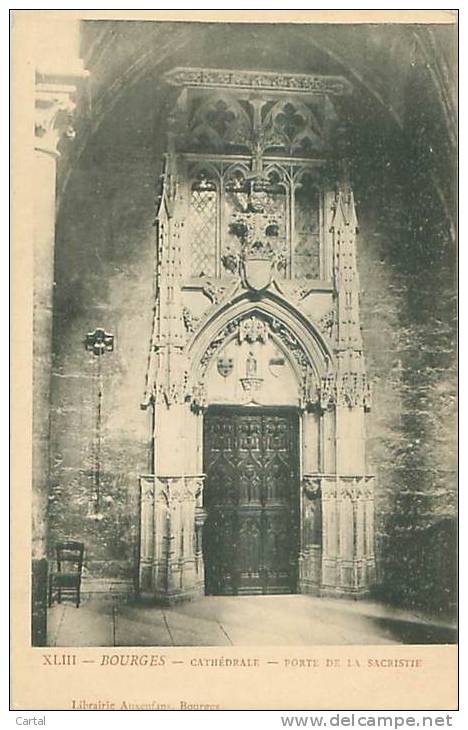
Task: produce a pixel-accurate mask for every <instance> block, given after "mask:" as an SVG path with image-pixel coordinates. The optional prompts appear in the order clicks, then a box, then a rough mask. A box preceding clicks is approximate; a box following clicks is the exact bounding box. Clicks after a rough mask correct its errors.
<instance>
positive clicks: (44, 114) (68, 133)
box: [34, 82, 76, 156]
mask: <svg viewBox="0 0 468 730" xmlns="http://www.w3.org/2000/svg"><path fill="white" fill-rule="evenodd" d="M75 95H76V86H74V85H72V84H51V83H41V82H39V83H36V95H35V96H36V98H35V118H34V132H35V149H36V150H38V151H40V152H45V153H48V154H51V155H55V156H58V155H59V152H58V150H57V145H58V143H59V141H60V139H61V137H62V136H65V137H68V138H69V139H73V138H74V136H75V131H74V129H73V126H72V118H73V112H74V111H75V108H76V103H75V100H74V99H75Z"/></svg>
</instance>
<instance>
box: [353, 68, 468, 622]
mask: <svg viewBox="0 0 468 730" xmlns="http://www.w3.org/2000/svg"><path fill="white" fill-rule="evenodd" d="M428 75H429V74H428V71H427V69H421V67H419V68H415V69H414V72H413V74H412V75H411V76H410V78H409V79H408V83H407V86H406V104H405V108H406V118H405V128H404V129H402V130H399V131H398V130H395V129H390V128H389V127H388V126H387V125H386V124H385V121H384V120H382V124H381V125H378V124H377V125H376V124H375V122H374V124H373V126H372V128H367V129H366V125H365V123H364V121H363V120H361V122H360V123H359V124H356V120H354V125H352V127H353V128H352V130H351V131H350V137H351V138H352V139H353V154H352V161H353V177H354V185H355V188H356V198H357V201H358V214H359V219H360V224H361V236H360V239H359V252H358V255H359V270H360V277H361V287H362V289H363V293H362V309H361V317H362V322H363V327H364V341H365V345H366V348H367V350H366V354H367V362H368V369H369V375H370V378H371V379H372V381H373V392H374V404H373V412H372V413H371V415H370V416H369V419H368V433H369V444H368V447H369V460H370V462H371V468H372V469H373V470H374V472H375V473H376V475H377V477H378V484H377V490H376V503H375V509H376V542H377V556H378V568H379V578H380V592H381V594H382V595H383V597H384V598H385V599H386V600H388V601H390V602H392V603H397V604H401V605H406V606H409V607H411V608H414V609H422V610H426V611H429V612H432V613H438V614H440V615H441V616H443V617H448V616H451V615H453V614H454V612H455V605H456V595H455V590H456V589H455V586H456V511H457V473H456V469H457V362H456V337H457V330H456V259H455V256H456V248H455V243H454V241H453V229H454V223H453V219H452V217H451V216H452V215H453V216H454V210H453V209H452V208H451V204H450V202H449V201H450V200H451V199H452V200H453V197H454V196H453V190H451V189H450V187H451V185H450V181H451V179H452V178H453V179H454V169H453V159H454V157H453V150H450V147H449V145H448V143H447V135H446V134H444V133H443V130H444V124H443V120H442V119H441V110H440V107H439V108H438V107H437V105H436V104H433V105H432V107H431V108H430V109H429V108H428V99H429V98H431V95H433V93H434V89H433V86H431V85H430V83H429V78H428ZM363 111H364V113H365V110H363ZM441 160H442V162H441ZM440 180H443V181H445V182H444V188H443V190H442V191H441V190H440V189H437V181H440Z"/></svg>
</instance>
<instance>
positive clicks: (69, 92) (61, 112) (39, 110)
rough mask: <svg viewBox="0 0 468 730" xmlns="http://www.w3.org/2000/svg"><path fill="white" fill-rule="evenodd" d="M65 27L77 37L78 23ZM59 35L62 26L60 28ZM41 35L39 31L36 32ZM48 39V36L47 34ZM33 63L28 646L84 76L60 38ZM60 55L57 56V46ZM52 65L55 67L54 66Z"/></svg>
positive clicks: (41, 553)
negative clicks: (64, 161)
mask: <svg viewBox="0 0 468 730" xmlns="http://www.w3.org/2000/svg"><path fill="white" fill-rule="evenodd" d="M73 22H74V25H73V27H71V26H69V25H67V26H66V27H67V31H69V32H72V34H74V35H73V37H74V38H75V36H77V33H78V25H77V23H76V21H73ZM60 28H61V30H62V31H63V32H65V31H64V29H65V26H60ZM37 32H38V34H39V35H42V32H41V31H40V30H38V31H37ZM49 35H50V34H49ZM48 42H49V43H50V46H49V45H48V43H46V42H44V43H43V44H42V45H41V51H42V54H44V52H45V51H47V50H49V51H51V52H52V56H53V58H52V61H51V58H49V57H48V58H47V59H44V58H43V57H40V58H38V59H37V66H36V89H35V160H34V170H33V171H32V172H33V175H34V191H35V205H34V259H33V266H34V277H33V283H34V294H33V308H34V309H33V454H32V456H33V472H32V490H33V491H32V643H33V645H34V646H41V645H44V644H46V641H47V620H46V616H47V613H46V606H47V557H46V538H47V501H48V488H49V409H50V380H51V360H52V352H51V347H52V299H53V285H54V244H55V189H56V163H57V158H58V157H59V152H58V150H57V145H58V143H59V140H60V139H61V137H62V136H63V135H64V134H66V135H68V136H73V135H74V132H73V131H72V127H71V115H72V112H73V110H74V109H75V95H76V91H77V85H76V82H77V79H79V78H83V77H84V76H85V75H86V73H85V72H84V71H83V69H82V67H81V66H80V62H79V61H78V59H77V58H73V59H70V60H72V63H71V64H70V65H69V66H68V67H67V64H66V61H67V58H69V56H66V55H63V54H64V53H65V49H66V48H67V49H68V54H70V53H71V52H72V50H71V48H72V47H77V46H76V44H75V45H74V46H70V45H67V43H65V44H64V43H63V42H64V35H63V34H61V35H60V38H59V39H54V38H53V37H49V38H48ZM58 45H59V46H60V47H62V45H63V48H62V51H63V54H62V55H61V56H60V58H59V57H58V56H57V53H56V51H57V46H58ZM54 62H55V63H57V64H58V65H59V67H57V65H55V66H54Z"/></svg>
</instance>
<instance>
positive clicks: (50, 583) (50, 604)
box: [49, 575, 53, 608]
mask: <svg viewBox="0 0 468 730" xmlns="http://www.w3.org/2000/svg"><path fill="white" fill-rule="evenodd" d="M52 590H53V584H52V576H51V575H50V576H49V608H51V607H52Z"/></svg>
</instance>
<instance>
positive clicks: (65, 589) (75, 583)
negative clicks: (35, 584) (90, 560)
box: [49, 540, 84, 608]
mask: <svg viewBox="0 0 468 730" xmlns="http://www.w3.org/2000/svg"><path fill="white" fill-rule="evenodd" d="M55 553H56V557H57V570H56V571H53V572H51V573H50V574H49V606H52V601H53V597H54V593H56V594H57V600H58V602H59V603H61V602H62V595H63V594H65V595H66V594H71V595H73V596H75V600H76V607H77V608H79V607H80V598H81V573H82V570H83V555H84V543H82V542H76V541H75V540H69V541H67V542H59V543H57V544H56V546H55Z"/></svg>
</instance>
